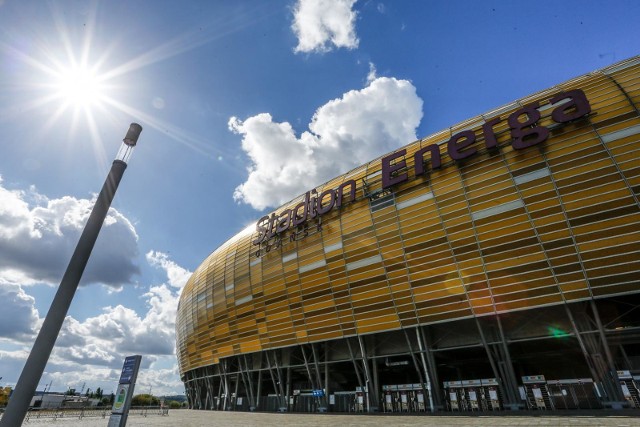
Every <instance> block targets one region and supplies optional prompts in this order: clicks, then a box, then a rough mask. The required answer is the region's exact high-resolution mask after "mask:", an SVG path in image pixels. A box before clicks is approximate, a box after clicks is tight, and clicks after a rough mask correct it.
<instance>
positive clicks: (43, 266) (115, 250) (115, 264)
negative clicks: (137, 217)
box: [0, 178, 139, 288]
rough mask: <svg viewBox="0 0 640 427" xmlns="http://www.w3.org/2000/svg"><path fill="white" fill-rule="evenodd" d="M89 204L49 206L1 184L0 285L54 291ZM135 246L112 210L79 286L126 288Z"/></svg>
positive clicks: (68, 201)
mask: <svg viewBox="0 0 640 427" xmlns="http://www.w3.org/2000/svg"><path fill="white" fill-rule="evenodd" d="M93 203H94V202H93V201H91V200H86V199H76V198H74V197H70V196H65V197H62V198H59V199H52V200H49V199H47V198H46V197H45V196H43V195H41V194H38V193H37V191H36V190H35V189H34V188H30V189H29V190H27V191H21V190H8V189H6V188H5V187H4V186H3V185H2V180H1V178H0V279H5V280H7V281H12V282H15V281H16V280H19V281H20V283H21V284H22V285H28V284H34V283H48V284H54V285H57V284H58V283H59V281H60V278H61V277H62V274H63V272H64V269H65V268H66V266H67V263H68V262H69V259H70V258H71V254H72V253H73V250H74V248H75V246H76V244H77V242H78V239H79V237H80V234H81V232H82V229H83V228H84V224H85V223H86V221H87V218H88V217H89V214H90V212H91V208H92V206H93ZM33 204H35V205H33ZM137 240H138V236H137V234H136V231H135V228H134V227H133V225H132V224H131V222H130V221H129V220H128V219H127V218H126V217H125V216H124V215H122V214H121V213H120V212H118V211H117V210H115V209H113V208H111V209H110V210H109V213H108V215H107V218H106V219H105V222H104V225H103V227H102V230H101V232H100V235H99V237H98V240H97V242H96V245H95V248H94V250H93V252H92V254H91V258H90V259H89V263H88V264H87V269H86V270H85V272H84V275H83V279H82V282H81V283H82V284H88V283H102V284H105V285H108V286H112V287H116V288H119V287H121V286H122V285H123V284H126V283H131V282H132V278H133V276H134V275H136V274H138V273H139V268H138V266H137V265H136V264H135V259H136V256H137V252H138V246H137Z"/></svg>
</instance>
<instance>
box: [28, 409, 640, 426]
mask: <svg viewBox="0 0 640 427" xmlns="http://www.w3.org/2000/svg"><path fill="white" fill-rule="evenodd" d="M107 422H108V419H107V418H101V417H99V418H83V419H78V418H74V419H71V418H58V419H56V420H52V419H30V420H29V421H25V423H24V424H23V426H30V425H33V426H41V425H42V426H44V425H49V426H56V427H67V426H69V427H72V426H73V427H81V426H82V427H106V426H107ZM127 426H128V427H141V426H154V427H155V426H172V427H173V426H175V427H178V426H179V427H204V426H215V427H253V426H260V427H288V426H304V427H316V426H317V427H342V426H366V427H391V426H394V427H395V426H406V427H411V426H438V427H446V426H492V427H494V426H576V427H578V426H607V427H608V426H611V427H614V426H615V427H625V426H640V411H623V412H612V413H603V412H600V413H586V412H570V413H563V414H559V415H555V414H554V415H550V414H541V413H529V412H527V413H525V412H523V413H520V414H518V415H512V414H503V415H493V416H492V415H489V416H481V415H478V416H468V415H459V416H452V415H383V414H380V415H344V414H341V415H333V414H275V413H255V412H254V413H248V412H217V411H192V410H186V409H185V410H173V411H170V412H169V415H168V416H160V415H149V416H146V417H144V416H142V415H139V414H136V415H133V416H130V417H129V420H128V422H127Z"/></svg>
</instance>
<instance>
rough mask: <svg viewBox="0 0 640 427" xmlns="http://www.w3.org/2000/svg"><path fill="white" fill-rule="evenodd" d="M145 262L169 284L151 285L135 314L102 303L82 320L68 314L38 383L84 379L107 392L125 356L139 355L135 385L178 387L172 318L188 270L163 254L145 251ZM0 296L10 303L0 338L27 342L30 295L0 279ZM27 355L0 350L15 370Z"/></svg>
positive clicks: (31, 323) (34, 315) (161, 389)
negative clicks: (140, 310) (99, 310)
mask: <svg viewBox="0 0 640 427" xmlns="http://www.w3.org/2000/svg"><path fill="white" fill-rule="evenodd" d="M147 260H148V261H149V263H150V264H151V265H152V266H155V267H157V268H160V269H162V270H164V272H165V274H166V275H167V279H168V282H167V283H162V284H159V285H154V286H150V287H149V290H148V291H147V292H146V293H144V294H143V295H142V298H143V300H144V302H145V303H146V307H147V311H146V313H144V314H143V315H139V314H138V313H136V312H135V311H134V310H132V309H131V308H128V307H125V306H124V305H122V304H119V305H117V306H115V307H111V306H108V307H103V308H102V313H100V314H98V315H97V316H94V317H89V318H87V319H85V320H83V321H80V320H77V319H75V318H73V317H71V316H67V318H66V319H65V322H64V324H63V326H62V329H61V330H60V334H59V336H58V339H57V341H56V346H55V348H54V351H53V353H52V355H51V358H50V359H49V363H48V364H47V372H45V376H44V377H43V382H48V381H53V382H55V383H56V385H57V388H60V387H61V385H62V384H67V385H70V384H80V383H83V382H85V381H87V382H88V384H89V385H90V387H92V388H95V387H102V388H104V389H105V390H108V389H109V387H113V386H114V385H115V384H116V383H117V381H118V376H119V374H120V368H121V366H122V361H123V357H124V355H129V354H142V355H143V368H144V370H142V371H141V374H140V378H139V380H138V382H139V383H141V384H144V386H145V387H149V386H151V387H153V389H154V391H155V392H156V393H174V392H175V391H178V390H181V389H182V387H183V386H182V383H181V382H180V379H179V375H178V371H177V365H176V360H175V320H176V317H175V316H176V312H177V307H178V300H179V297H180V292H181V291H182V287H183V286H184V283H185V282H186V279H187V278H188V277H189V276H190V275H191V272H190V271H188V270H186V269H184V268H182V267H180V266H179V265H177V264H176V263H175V262H174V261H172V260H171V259H170V258H169V257H168V255H167V254H165V253H162V252H157V251H151V252H149V253H148V254H147ZM0 298H4V300H5V301H7V300H8V301H11V303H10V304H8V306H7V307H6V309H7V310H9V312H8V315H10V316H11V318H12V322H4V323H2V324H0V339H2V340H3V341H5V342H11V343H12V344H14V345H16V344H19V343H22V342H29V343H30V342H31V341H32V340H33V339H34V333H35V329H37V328H36V325H37V324H38V323H39V322H40V321H41V319H39V318H38V312H37V310H36V309H35V306H34V304H35V301H34V299H33V297H31V296H29V295H27V294H26V293H25V292H24V291H23V290H22V289H21V287H20V285H18V284H11V283H6V282H0ZM27 355H28V352H27V349H20V350H15V351H1V350H0V359H2V360H3V363H6V364H8V365H10V366H11V367H12V369H15V372H19V370H20V369H22V365H23V364H24V361H25V360H26V357H27ZM156 365H163V366H160V367H158V368H156ZM49 372H50V373H49ZM16 378H17V376H16ZM7 379H8V378H7Z"/></svg>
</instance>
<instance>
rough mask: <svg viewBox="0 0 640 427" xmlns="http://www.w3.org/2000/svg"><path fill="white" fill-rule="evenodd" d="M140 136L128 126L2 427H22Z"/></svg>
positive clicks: (134, 125)
mask: <svg viewBox="0 0 640 427" xmlns="http://www.w3.org/2000/svg"><path fill="white" fill-rule="evenodd" d="M140 132H142V126H140V125H139V124H137V123H131V125H130V126H129V131H128V132H127V135H126V136H125V137H124V139H123V140H122V146H121V147H120V150H119V151H118V154H117V156H116V159H115V160H114V161H113V164H112V165H111V170H110V171H109V175H107V179H106V181H105V182H104V185H103V186H102V190H100V194H99V195H98V199H97V200H96V203H95V205H94V206H93V210H92V211H91V215H89V220H88V221H87V224H86V225H85V227H84V230H83V231H82V235H80V240H79V241H78V245H77V246H76V249H75V251H74V252H73V255H72V256H71V260H70V261H69V265H68V266H67V270H66V271H65V273H64V276H62V281H61V282H60V286H59V287H58V291H57V292H56V295H55V297H54V298H53V302H52V303H51V307H50V308H49V312H48V313H47V316H46V317H45V319H44V323H43V324H42V328H41V329H40V332H39V333H38V337H37V338H36V341H35V343H34V344H33V348H32V349H31V353H29V357H28V358H27V363H26V364H25V365H24V368H23V369H22V373H21V374H20V378H19V379H18V383H17V384H16V388H15V390H14V391H13V394H12V395H11V398H10V399H9V404H8V405H7V409H6V411H5V413H4V415H3V416H2V418H1V419H0V426H1V427H18V426H20V425H22V421H23V420H24V417H25V415H26V414H27V410H28V409H29V404H30V403H31V399H32V397H33V395H34V393H35V391H36V387H37V386H38V382H40V378H41V377H42V373H43V372H44V368H45V366H46V365H47V361H48V360H49V356H50V355H51V350H52V349H53V346H54V344H55V342H56V339H57V338H58V333H59V332H60V328H61V327H62V322H64V318H65V317H66V315H67V311H68V310H69V306H70V305H71V301H72V300H73V295H74V294H75V292H76V289H77V288H78V283H79V282H80V279H81V278H82V273H83V272H84V268H85V267H86V265H87V261H89V256H90V255H91V251H92V250H93V246H94V244H95V243H96V239H97V238H98V233H100V229H101V228H102V223H103V222H104V219H105V217H106V216H107V212H108V211H109V206H111V201H112V200H113V196H114V195H115V194H116V190H117V189H118V184H120V180H121V179H122V175H123V174H124V170H125V169H126V168H127V161H128V159H129V157H130V156H131V152H132V151H133V147H135V145H136V142H138V137H139V136H140Z"/></svg>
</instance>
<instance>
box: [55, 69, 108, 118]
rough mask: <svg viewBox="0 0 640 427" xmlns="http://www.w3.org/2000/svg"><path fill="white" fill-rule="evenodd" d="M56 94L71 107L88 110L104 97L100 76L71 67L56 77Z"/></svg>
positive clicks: (89, 70)
mask: <svg viewBox="0 0 640 427" xmlns="http://www.w3.org/2000/svg"><path fill="white" fill-rule="evenodd" d="M55 87H56V92H57V96H59V97H60V98H61V99H62V100H63V102H65V103H66V104H67V105H69V106H71V107H83V108H88V107H91V106H92V105H96V104H98V103H99V102H100V101H101V100H102V99H103V97H104V87H103V85H102V84H101V79H100V76H99V75H98V74H97V73H96V72H95V71H94V70H91V69H89V68H87V67H82V66H72V67H69V68H67V69H65V70H61V71H60V72H59V73H58V75H57V76H56V83H55Z"/></svg>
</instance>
